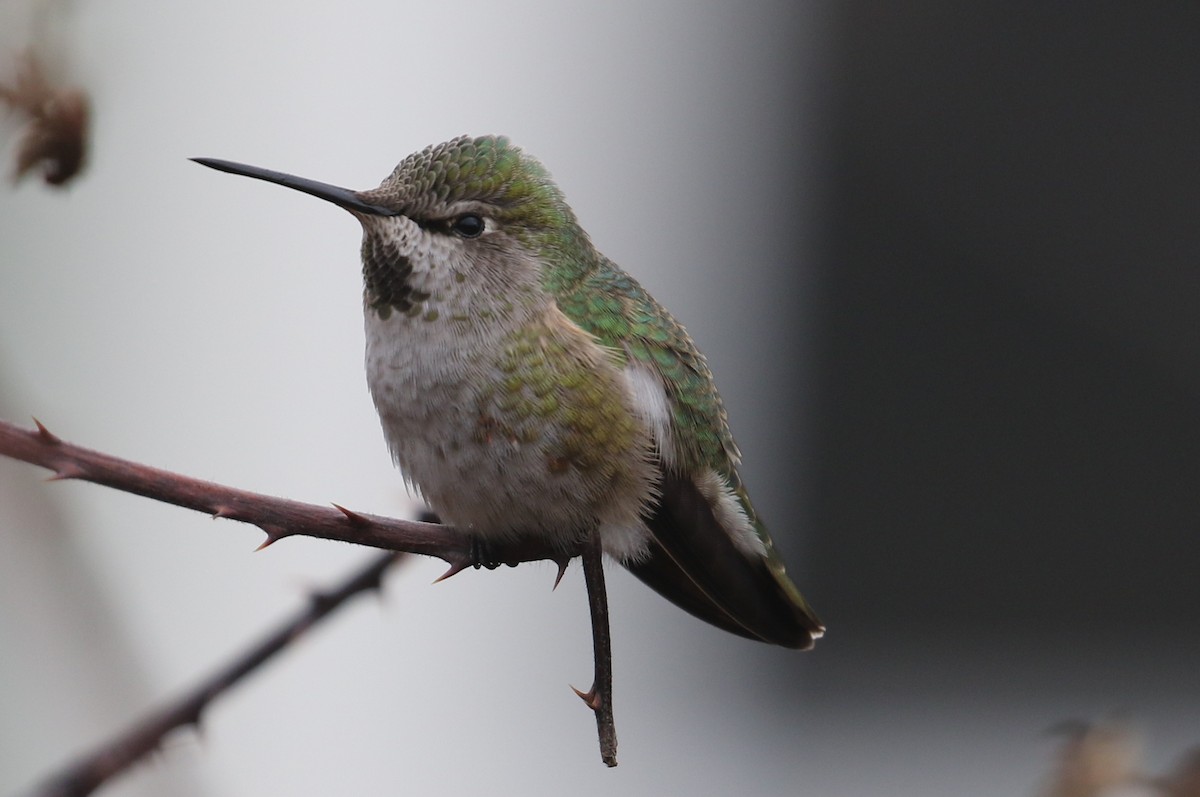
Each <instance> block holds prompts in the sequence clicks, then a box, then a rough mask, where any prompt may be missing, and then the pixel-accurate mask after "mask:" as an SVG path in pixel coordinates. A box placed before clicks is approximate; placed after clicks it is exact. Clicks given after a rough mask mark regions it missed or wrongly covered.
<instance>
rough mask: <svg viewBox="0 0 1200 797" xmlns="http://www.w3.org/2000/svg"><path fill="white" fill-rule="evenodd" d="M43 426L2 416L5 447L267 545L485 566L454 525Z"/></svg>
mask: <svg viewBox="0 0 1200 797" xmlns="http://www.w3.org/2000/svg"><path fill="white" fill-rule="evenodd" d="M35 423H37V429H22V428H21V427H19V426H17V425H15V424H12V423H9V422H8V421H2V420H0V454H2V455H4V456H7V457H11V458H13V459H19V460H21V461H22V462H28V463H30V464H31V465H40V466H41V467H43V468H47V469H49V470H52V471H54V476H52V477H51V479H52V480H56V481H59V480H66V479H78V480H80V481H89V482H92V483H94V484H102V485H104V486H106V487H112V488H115V489H117V490H123V491H125V492H128V493H134V494H135V495H141V496H145V497H146V498H153V499H154V500H156V501H163V502H165V503H168V504H174V505H176V506H182V507H185V508H187V509H194V510H196V511H197V512H204V513H207V514H209V515H212V516H213V517H214V518H228V519H230V520H239V521H242V522H243V523H252V524H253V525H255V526H258V527H259V528H260V529H262V530H263V532H264V533H265V534H266V535H267V539H266V540H265V541H264V542H263V544H262V546H261V547H264V548H265V547H266V546H268V545H271V544H272V543H275V542H278V541H279V540H282V539H283V538H285V537H292V536H296V535H300V536H306V537H320V538H322V539H326V540H340V541H342V542H351V543H355V544H357V545H368V546H371V547H373V548H384V549H386V550H391V551H404V552H406V553H415V554H421V555H423V556H435V557H437V558H439V559H442V560H443V561H445V562H447V563H448V564H449V565H450V569H449V570H447V571H446V573H445V574H444V575H443V576H442V578H449V577H450V576H452V575H454V574H455V573H458V572H460V571H462V570H464V569H466V568H468V567H478V566H479V565H480V564H482V563H481V562H480V561H479V560H478V549H479V546H478V543H477V542H476V541H475V540H474V539H473V538H472V537H471V535H469V534H467V533H465V532H462V531H459V530H458V529H455V528H453V527H451V526H443V525H439V524H437V523H422V522H420V521H415V520H399V519H396V518H388V517H383V516H381V515H368V514H362V513H359V512H354V511H352V510H349V509H345V508H344V507H340V506H338V505H337V504H334V505H333V506H332V507H326V506H318V505H316V504H306V503H302V502H300V501H292V500H289V499H286V498H275V497H273V496H269V495H263V494H262V493H253V492H249V491H247V490H238V489H236V488H233V487H226V486H224V485H220V484H216V483H214V482H208V481H203V480H201V479H193V478H191V477H188V476H183V475H180V474H178V473H172V472H170V471H166V470H159V469H158V468H151V467H149V466H146V465H140V464H138V463H136V462H131V461H129V460H126V459H119V458H117V457H113V456H109V455H108V454H103V453H100V452H99V451H91V450H89V449H86V448H82V447H80V446H77V445H74V444H72V443H68V442H66V441H64V440H61V439H59V438H58V437H57V436H56V435H54V434H53V433H51V432H50V431H49V430H48V429H47V428H46V427H45V426H43V425H42V424H41V423H40V422H37V421H35ZM578 553H579V552H578V551H565V552H564V551H563V550H561V549H558V548H555V547H553V546H551V545H549V544H547V543H542V542H540V541H538V540H532V539H531V540H527V541H522V542H520V543H516V544H503V545H501V544H492V543H489V545H488V555H489V558H490V559H491V561H490V562H487V563H486V564H488V565H489V566H492V565H496V564H506V565H509V566H513V567H515V566H516V565H518V564H520V563H521V562H533V561H537V560H540V559H549V560H551V561H553V562H555V563H557V564H558V566H559V568H560V569H562V568H565V567H566V565H567V562H568V561H569V560H570V559H571V558H572V557H573V556H576V555H578Z"/></svg>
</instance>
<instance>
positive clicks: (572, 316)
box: [195, 136, 825, 649]
mask: <svg viewBox="0 0 1200 797" xmlns="http://www.w3.org/2000/svg"><path fill="white" fill-rule="evenodd" d="M195 160H196V161H197V162H198V163H201V164H202V165H205V166H209V167H211V168H214V169H218V170H220V171H224V172H229V173H233V174H240V175H244V176H246V177H252V178H255V179H259V180H265V181H267V182H271V183H276V184H279V185H282V186H285V187H287V188H292V189H295V190H297V191H302V192H304V193H307V194H310V195H312V196H315V197H317V198H319V199H324V200H326V201H328V202H332V203H333V204H334V205H337V206H339V207H341V208H343V209H345V210H347V211H349V212H350V214H351V215H353V216H354V217H355V218H356V219H357V220H358V221H359V223H360V224H361V225H362V231H363V238H362V250H361V255H362V275H363V314H364V319H365V332H366V372H367V384H368V387H369V389H370V393H371V397H372V399H373V401H374V404H375V408H376V410H377V411H378V413H379V419H380V423H381V426H382V428H383V434H384V437H385V439H386V441H387V446H388V449H389V450H390V453H391V455H392V458H393V460H394V461H395V463H396V465H397V466H398V467H399V468H400V470H401V473H402V474H403V476H404V478H405V479H406V481H407V482H408V483H409V485H410V487H412V488H415V490H416V492H417V493H418V494H419V495H420V496H421V497H422V498H423V499H424V500H425V501H426V502H427V503H428V505H429V506H430V507H431V508H432V509H433V511H434V512H436V513H437V514H438V515H439V516H440V517H441V518H442V519H443V520H444V521H445V522H448V523H450V524H452V525H454V526H455V527H457V528H460V529H463V530H465V531H468V532H469V533H471V534H473V535H476V536H477V537H478V539H479V540H481V541H482V542H483V543H484V544H485V545H486V543H487V542H488V541H489V540H490V541H513V540H516V539H519V538H521V537H524V536H526V535H533V536H536V537H540V538H542V539H543V540H544V541H547V542H549V543H551V544H552V545H553V546H556V547H561V548H562V549H563V550H570V549H572V547H573V546H577V545H578V544H579V542H580V541H581V540H583V539H585V538H587V537H588V536H589V535H592V534H598V535H599V538H600V541H601V544H602V546H603V550H604V552H605V553H606V554H607V555H609V556H610V557H612V558H613V559H615V560H617V561H619V562H620V563H621V564H623V565H624V566H625V567H626V568H628V569H629V570H630V571H631V572H632V573H633V574H634V575H635V576H637V577H638V578H639V579H641V580H642V581H643V582H645V583H646V584H648V585H649V586H650V587H652V588H653V589H655V590H657V591H658V592H659V593H660V594H662V595H663V596H664V597H666V598H667V599H669V600H671V601H672V602H674V603H675V604H677V605H678V606H679V607H681V608H683V609H684V610H686V611H688V612H690V613H691V614H693V615H695V616H697V617H699V618H701V619H703V620H706V621H708V622H709V623H711V624H713V625H715V626H717V627H719V628H722V629H725V630H726V631H730V632H732V633H734V634H738V635H740V636H743V637H748V638H750V639H755V640H761V641H763V642H768V643H773V644H777V645H782V646H785V647H789V648H800V649H805V648H810V647H812V644H813V641H814V640H815V639H817V638H819V637H820V636H821V635H822V634H823V633H824V630H825V627H824V625H823V624H822V623H821V621H820V620H819V619H818V618H817V616H816V614H815V613H814V612H813V610H812V609H811V608H810V607H809V605H808V603H807V601H805V599H804V597H803V596H802V595H801V594H800V591H799V590H798V589H797V587H796V586H795V584H794V583H793V582H792V581H791V579H790V578H789V577H788V575H787V573H786V571H785V568H784V563H783V560H782V559H781V558H780V556H779V554H778V552H777V551H776V550H775V547H774V545H773V543H772V541H771V537H770V535H769V534H768V533H767V529H766V527H765V526H764V525H763V522H762V520H761V519H760V518H759V516H758V514H757V513H756V512H755V510H754V507H753V505H752V504H751V503H750V497H749V495H748V493H747V492H746V488H745V486H744V485H743V484H742V480H741V478H740V477H739V475H738V465H739V463H740V460H741V454H740V453H739V451H738V448H737V446H736V445H735V443H734V440H733V436H732V434H731V432H730V429H729V423H728V420H727V416H726V411H725V408H724V406H723V404H722V402H721V397H720V396H719V395H718V393H717V389H716V386H715V384H714V382H713V377H712V374H711V372H710V371H709V368H708V364H707V362H706V361H705V358H704V355H703V354H701V353H700V351H699V350H698V349H697V347H696V345H695V343H693V342H692V339H691V338H690V337H689V336H688V334H687V332H686V331H685V330H684V328H683V326H682V325H681V324H680V323H679V322H677V321H676V320H675V319H674V318H673V317H672V316H671V314H670V313H668V312H667V310H666V309H665V308H664V307H663V306H662V305H661V304H659V303H658V302H657V301H656V300H655V299H654V297H652V296H651V295H650V294H649V293H647V292H646V290H645V289H644V288H642V286H641V285H640V284H638V282H637V281H636V280H635V279H634V278H633V277H631V276H630V275H628V274H627V273H625V272H624V271H622V270H621V269H620V268H619V267H617V265H616V264H614V263H613V262H612V261H611V260H609V259H608V258H606V257H605V256H603V255H602V254H600V253H599V252H598V251H597V250H596V248H595V247H594V246H593V245H592V242H591V239H590V238H589V237H588V234H587V232H585V231H584V229H583V227H581V226H580V224H579V222H578V220H577V219H576V217H575V214H574V212H573V211H572V210H571V208H570V207H569V206H568V205H567V202H566V200H565V198H564V196H563V193H562V191H561V190H560V189H559V188H558V186H557V185H556V184H555V183H554V182H553V180H552V179H551V177H550V175H549V173H548V172H547V170H546V169H545V168H544V167H543V166H542V164H541V163H540V162H539V161H537V160H536V159H534V158H533V157H531V156H529V155H527V154H526V153H525V152H524V151H523V150H521V149H520V148H518V147H517V146H515V145H513V144H512V143H510V142H509V140H508V139H507V138H505V137H500V136H481V137H477V138H471V137H467V136H462V137H459V138H455V139H453V140H451V141H448V142H445V143H443V144H438V145H435V146H430V147H427V148H426V149H424V150H422V151H420V152H417V153H414V154H412V155H409V156H408V157H406V158H405V159H404V160H402V161H401V162H400V164H399V165H398V166H396V168H395V169H394V170H393V171H392V173H391V174H390V175H389V176H388V177H387V178H386V179H385V180H384V181H383V182H382V183H381V184H380V185H379V187H378V188H372V189H368V190H365V191H354V190H350V189H347V188H339V187H337V186H334V185H329V184H326V183H320V182H316V181H313V180H309V179H306V178H302V177H296V176H294V175H290V174H284V173H282V172H276V171H271V170H269V169H263V168H260V167H256V166H247V165H245V164H240V163H234V162H231V161H224V160H216V159H210V158H196V159H195Z"/></svg>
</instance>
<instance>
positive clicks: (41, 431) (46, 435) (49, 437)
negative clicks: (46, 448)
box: [33, 418, 62, 446]
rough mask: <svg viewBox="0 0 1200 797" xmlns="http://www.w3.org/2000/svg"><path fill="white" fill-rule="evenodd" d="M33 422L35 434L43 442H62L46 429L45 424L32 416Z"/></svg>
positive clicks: (49, 443) (53, 443)
mask: <svg viewBox="0 0 1200 797" xmlns="http://www.w3.org/2000/svg"><path fill="white" fill-rule="evenodd" d="M33 422H34V424H36V425H37V436H38V437H39V438H41V441H42V442H43V443H45V444H46V445H51V446H56V445H58V444H59V443H61V442H62V440H61V439H60V438H59V436H58V435H56V434H54V433H53V432H51V431H50V430H49V429H47V428H46V427H45V425H44V424H43V423H42V422H41V421H39V420H38V419H37V418H34V419H33Z"/></svg>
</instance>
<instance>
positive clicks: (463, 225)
mask: <svg viewBox="0 0 1200 797" xmlns="http://www.w3.org/2000/svg"><path fill="white" fill-rule="evenodd" d="M486 227H487V225H486V224H485V223H484V221H483V217H482V216H479V215H477V214H475V213H464V214H462V215H461V216H459V217H458V218H456V219H454V220H453V221H451V222H450V229H451V230H453V231H454V232H455V233H457V234H459V235H461V236H462V237H463V238H478V237H479V236H481V235H483V231H484V229H485V228H486Z"/></svg>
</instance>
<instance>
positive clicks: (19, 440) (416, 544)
mask: <svg viewBox="0 0 1200 797" xmlns="http://www.w3.org/2000/svg"><path fill="white" fill-rule="evenodd" d="M35 423H36V429H22V428H21V427H19V426H17V425H15V424H12V423H9V422H7V421H3V420H0V455H3V456H7V457H10V458H12V459H17V460H20V461H22V462H28V463H30V464H32V465H39V466H41V467H43V468H47V469H49V470H51V471H53V472H54V475H53V476H52V477H51V480H55V481H58V480H66V479H78V480H81V481H89V482H92V483H94V484H101V485H104V486H106V487H112V488H114V489H117V490H123V491H125V492H129V493H133V494H135V495H141V496H144V497H146V498H152V499H154V500H157V501H163V502H165V503H169V504H174V505H176V506H181V507H185V508H188V509H194V510H196V511H199V512H205V513H207V514H210V515H212V516H213V517H214V518H228V519H231V520H238V521H242V522H244V523H251V524H254V525H256V526H258V527H259V528H260V529H262V531H263V532H264V533H265V534H266V535H267V538H266V540H265V541H264V542H263V544H262V545H261V546H260V549H261V548H265V547H266V546H268V545H270V544H272V543H274V542H277V541H279V540H281V539H283V538H285V537H291V536H296V535H300V536H309V537H319V538H322V539H328V540H340V541H343V542H349V543H355V544H358V545H367V546H371V547H375V548H383V549H386V550H388V551H392V552H394V553H393V554H389V555H387V556H386V557H384V558H383V559H381V560H379V562H377V563H376V564H375V565H374V566H373V568H378V570H379V573H380V574H381V573H382V571H383V569H384V568H386V566H387V563H390V562H391V561H392V560H393V559H394V558H395V554H398V553H412V554H421V555H424V556H434V557H437V558H439V559H442V560H443V561H445V562H447V563H448V564H449V565H450V568H449V569H448V570H447V571H446V572H445V573H444V574H443V575H442V576H441V579H445V578H449V577H450V576H452V575H454V574H455V573H458V572H461V571H462V570H465V569H466V568H468V567H479V566H480V565H484V566H487V567H495V566H498V565H499V564H507V565H509V566H512V567H515V566H516V565H517V564H519V563H521V562H532V561H537V560H541V559H548V560H550V561H553V562H555V563H556V564H557V565H558V568H559V574H558V575H559V578H561V577H562V574H563V572H564V571H565V569H566V567H567V563H568V562H569V561H570V560H571V559H572V558H573V557H575V556H578V555H580V554H581V553H584V550H583V545H581V546H580V547H578V548H577V549H574V550H563V549H561V548H558V547H554V546H552V545H550V544H548V543H547V542H543V541H540V540H537V539H534V538H528V539H524V540H521V541H518V542H514V543H498V542H491V541H489V543H488V547H487V561H486V562H485V561H481V559H480V545H479V541H478V540H476V539H475V538H473V537H472V536H471V535H470V534H467V533H465V532H463V531H460V530H458V529H455V528H453V527H451V526H444V525H440V524H437V523H423V522H420V521H412V520H399V519H396V518H387V517H382V516H379V515H368V514H362V513H359V512H354V511H352V510H349V509H345V508H344V507H340V506H337V505H336V504H334V506H333V507H332V508H331V507H324V506H318V505H315V504H306V503H302V502H299V501H292V500H289V499H284V498H276V497H272V496H268V495H263V494H261V493H253V492H249V491H247V490H239V489H236V488H233V487H226V486H224V485H220V484H216V483H214V482H208V481H203V480H200V479H193V478H190V477H187V476H182V475H180V474H176V473H172V472H170V471H165V470H160V469H158V468H152V467H149V466H147V465H141V464H138V463H136V462H131V461H129V460H124V459H120V458H117V457H113V456H110V455H108V454H104V453H101V452H98V451H92V450H89V449H86V448H82V447H80V446H76V445H74V444H72V443H68V442H66V441H64V440H62V439H60V438H59V437H58V436H56V435H54V434H53V433H51V432H50V431H49V430H48V429H47V428H46V427H45V426H43V425H42V424H41V422H40V421H36V420H35ZM594 536H595V535H593V537H594ZM590 543H591V547H590V548H589V549H588V550H587V553H588V557H585V558H587V559H588V560H589V561H585V566H587V565H591V567H590V568H587V572H586V573H585V575H586V576H587V580H588V592H589V606H590V609H591V617H592V624H593V643H594V645H593V647H594V653H595V664H596V679H595V681H594V682H593V685H592V690H591V691H590V692H589V693H587V694H586V695H584V694H581V697H584V698H585V702H587V703H588V705H589V707H591V708H592V710H593V711H594V712H595V714H596V723H597V731H598V734H599V739H600V748H601V757H602V758H603V760H604V762H605V763H606V764H607V765H608V766H615V765H616V729H615V726H614V723H613V715H612V702H611V701H612V697H611V696H612V692H611V689H612V687H611V684H612V675H611V673H612V649H611V644H610V638H609V628H608V614H607V602H606V596H605V594H604V584H603V570H602V569H601V568H602V563H601V562H600V550H599V545H598V542H597V540H596V539H592V540H591V541H590ZM585 544H586V543H585ZM597 569H599V570H600V581H599V582H597V581H596V580H595V572H594V571H595V570H597ZM369 578H370V576H369V571H364V573H363V574H362V575H360V576H357V577H356V578H355V579H352V580H351V582H348V584H347V587H343V588H342V589H343V590H344V589H346V588H348V587H350V586H351V585H353V584H360V585H359V586H357V587H355V588H354V591H359V590H362V589H366V588H368V587H369V586H370V585H369V584H367V583H360V582H361V581H362V579H369ZM374 578H375V580H376V582H377V581H378V574H377V575H376V576H375V577H374ZM441 579H439V580H441ZM556 583H557V582H556ZM338 592H339V593H340V592H341V590H339V591H338ZM349 594H353V592H350V593H349ZM349 594H347V595H346V597H348V596H349ZM344 599H345V598H344V597H343V598H341V599H339V602H340V600H344ZM322 600H324V599H319V600H317V601H316V602H317V603H321V602H322ZM601 603H603V605H599V604H601ZM334 606H336V603H335V604H334ZM334 606H330V607H329V608H327V609H325V610H324V611H323V612H321V614H320V615H318V618H317V619H319V617H321V616H324V614H327V613H328V611H330V610H331V609H332V608H334ZM316 608H317V607H316V606H314V609H312V610H310V613H311V612H315V611H316ZM308 624H311V621H310V622H309V623H308ZM305 627H307V625H306V626H305ZM284 636H289V638H290V636H294V634H289V632H287V631H280V632H279V633H278V634H277V635H276V637H275V638H273V640H268V641H267V642H265V643H263V645H262V646H260V647H259V648H258V649H257V650H256V651H253V652H251V653H249V654H247V656H246V657H245V659H244V660H243V661H242V662H239V663H238V664H235V665H233V666H232V667H230V669H228V670H226V671H225V672H223V673H221V674H219V675H218V676H216V677H215V678H214V679H212V681H211V682H210V684H209V685H208V686H205V687H201V689H200V690H198V691H197V692H196V693H194V694H193V695H190V696H187V697H185V698H184V699H183V700H182V701H180V702H179V704H178V705H175V706H171V707H168V708H167V709H164V710H163V711H161V712H160V713H159V714H155V715H153V716H151V717H149V718H147V719H146V720H145V721H144V722H143V723H141V724H139V725H138V726H136V727H135V728H134V729H133V730H132V731H130V732H129V734H127V735H125V736H123V737H121V738H120V739H117V740H114V741H113V742H112V743H111V744H109V745H106V746H105V747H104V748H103V749H102V750H100V751H98V752H97V753H96V755H95V756H93V757H92V758H91V759H89V761H102V762H103V763H101V764H99V765H94V764H87V762H84V764H80V765H77V766H76V767H73V768H72V769H71V770H70V771H68V772H65V773H63V774H62V775H60V776H58V777H56V778H54V779H53V780H51V781H49V786H48V787H47V790H46V791H44V792H42V793H43V794H47V795H51V794H55V795H57V794H63V795H83V794H87V793H89V792H90V791H91V790H92V789H94V788H95V787H96V786H97V785H99V783H101V782H103V779H104V778H101V779H100V780H88V778H90V777H94V775H95V773H96V772H99V771H104V772H107V774H105V775H104V777H108V776H109V775H111V774H112V773H114V772H117V771H120V770H121V769H122V768H124V767H125V766H128V765H129V764H130V763H132V762H133V761H134V760H136V759H137V757H139V756H141V755H144V754H145V753H147V752H149V751H150V750H152V749H154V748H155V747H156V746H157V744H158V742H159V741H160V740H161V739H162V736H163V734H165V733H167V732H168V731H170V730H171V729H172V728H175V727H179V726H181V725H187V724H194V723H195V722H196V721H197V720H198V718H199V714H200V711H201V710H202V709H203V708H204V706H205V705H206V704H207V702H208V701H209V700H211V699H212V698H213V697H214V696H215V695H216V694H217V693H218V692H220V691H221V690H222V689H224V688H226V687H227V686H228V685H229V684H230V683H232V682H233V681H235V680H237V679H238V678H240V677H241V676H243V675H245V674H246V672H248V671H249V670H251V669H253V668H254V667H256V666H257V665H258V664H261V659H262V658H265V657H266V656H269V655H270V653H267V654H265V656H264V654H263V651H264V650H266V649H267V647H268V646H269V645H270V644H272V641H278V640H279V639H282V638H283V637H284ZM283 641H284V642H285V643H286V639H285V640H283ZM250 662H253V663H252V664H249V663H250ZM247 664H249V666H248V667H247ZM231 675H232V676H233V678H232V680H223V679H228V678H230V676H231ZM212 684H223V685H222V686H221V687H220V688H219V689H217V690H216V691H215V692H214V691H212V690H211V685H212ZM197 701H199V702H197ZM137 751H140V752H137ZM133 752H137V755H131V753H133ZM109 759H111V760H112V761H124V763H121V764H120V765H119V766H116V767H115V768H107V769H105V767H109ZM85 765H87V766H93V767H94V768H93V769H90V770H85V769H81V768H80V767H83V766H85ZM96 767H98V768H96ZM80 773H83V774H82V775H81V774H80ZM51 787H54V788H56V789H57V790H50V788H51ZM72 789H73V790H72Z"/></svg>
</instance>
